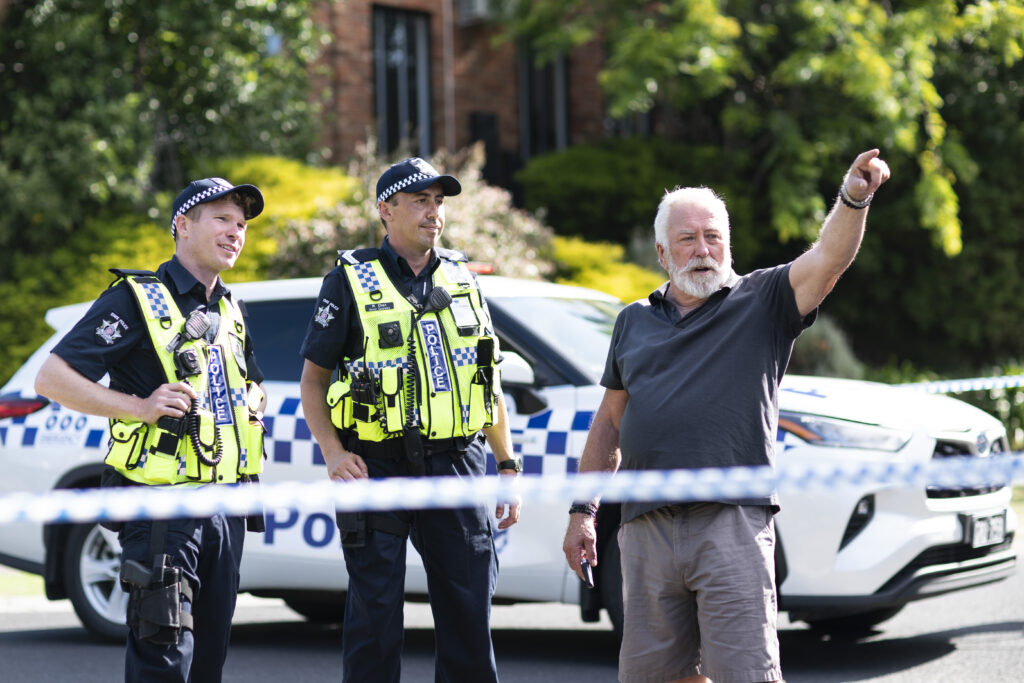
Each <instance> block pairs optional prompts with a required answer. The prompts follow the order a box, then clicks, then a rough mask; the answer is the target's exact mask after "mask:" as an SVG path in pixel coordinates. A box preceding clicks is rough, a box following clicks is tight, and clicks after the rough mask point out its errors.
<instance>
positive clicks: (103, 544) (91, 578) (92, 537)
mask: <svg viewBox="0 0 1024 683" xmlns="http://www.w3.org/2000/svg"><path fill="white" fill-rule="evenodd" d="M120 571H121V544H120V543H119V542H118V540H117V534H115V533H114V532H112V531H110V530H108V529H104V528H103V527H101V526H100V525H99V524H84V525H79V526H74V527H72V529H71V532H70V533H69V534H68V542H67V546H66V549H65V554H64V581H65V586H66V588H67V592H68V597H69V598H70V599H71V604H72V606H73V607H74V608H75V613H76V614H77V615H78V618H79V620H81V622H82V625H83V626H85V628H86V630H87V631H89V633H91V634H92V635H93V636H94V637H95V638H96V639H97V640H101V641H104V642H115V641H118V642H124V641H125V639H126V637H127V634H128V627H127V626H126V625H125V613H126V611H127V609H128V594H127V593H125V592H124V591H122V590H121V584H120V579H119V574H120Z"/></svg>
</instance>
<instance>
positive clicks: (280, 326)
mask: <svg viewBox="0 0 1024 683" xmlns="http://www.w3.org/2000/svg"><path fill="white" fill-rule="evenodd" d="M480 279H481V286H482V288H483V290H484V294H485V296H486V297H487V300H488V302H489V305H490V308H491V313H492V318H493V320H494V323H495V327H496V328H497V330H498V334H499V336H500V337H501V341H502V351H503V353H504V354H505V362H504V364H503V366H502V367H503V379H504V383H505V385H506V396H507V397H508V403H509V409H510V421H511V429H512V434H513V440H514V443H515V447H516V451H517V452H518V453H519V454H520V455H522V456H523V461H524V471H525V473H526V475H528V476H529V475H542V476H544V477H567V476H571V474H572V473H573V472H575V470H576V467H577V464H578V459H579V456H580V454H581V453H582V450H583V445H584V442H585V440H586V436H587V427H588V425H589V422H590V419H591V417H592V415H593V413H594V411H595V410H596V408H597V405H598V403H599V401H600V398H601V395H602V392H603V389H602V388H601V387H600V386H598V385H597V384H596V382H597V380H598V379H599V377H600V373H601V370H602V367H603V362H604V356H605V354H606V351H607V344H608V337H609V335H610V331H611V320H612V319H613V317H614V314H615V311H616V310H617V309H618V307H619V306H620V305H621V304H619V303H618V302H617V301H616V300H615V299H613V298H611V297H608V296H606V295H604V294H601V293H598V292H595V291H593V290H587V289H581V288H574V287H565V286H561V285H553V284H548V283H539V282H529V281H522V280H511V279H506V278H499V277H486V276H485V277H481V278H480ZM319 287H320V280H319V279H303V280H288V281H274V282H262V283H245V284H239V285H233V286H232V287H231V288H232V291H233V292H234V295H235V296H236V297H239V298H241V299H243V300H245V301H246V303H247V305H248V308H249V315H250V320H251V323H252V325H251V327H252V330H253V336H254V338H255V340H256V348H257V357H258V358H259V359H260V363H261V365H262V366H264V369H265V370H267V375H268V381H267V382H266V384H265V388H266V390H267V394H268V397H269V399H268V401H269V402H268V406H267V410H266V415H267V417H268V420H267V421H268V430H269V438H268V440H267V443H266V452H267V460H266V461H265V474H264V476H263V480H264V481H265V482H267V483H272V482H278V481H293V480H294V481H319V480H323V479H325V478H326V476H327V475H326V470H325V468H324V465H323V461H322V459H321V458H320V457H319V452H318V449H317V448H316V446H315V444H314V442H313V440H312V438H311V435H310V433H309V429H308V427H307V426H306V424H305V420H304V419H303V416H302V407H301V402H300V400H299V386H298V372H297V370H298V368H300V367H301V359H300V358H299V356H298V348H299V347H298V342H299V341H301V338H302V336H303V334H304V331H305V325H306V323H307V322H308V320H309V318H310V316H311V315H312V313H313V309H314V306H313V303H314V300H315V297H316V294H317V292H318V291H319ZM85 309H86V304H78V305H74V306H65V307H62V308H58V309H54V310H52V311H50V312H49V313H48V314H47V322H48V323H49V324H50V325H51V326H52V327H54V329H55V330H57V331H56V332H55V334H54V335H53V337H51V339H50V340H48V341H47V342H46V343H45V344H43V345H42V346H41V347H40V349H39V350H38V351H37V352H36V353H35V354H34V355H33V356H32V357H31V358H30V359H29V360H28V362H27V363H26V364H25V365H24V366H23V367H22V368H21V369H20V370H19V371H18V372H17V373H16V374H15V375H14V377H13V378H12V379H11V380H10V381H9V382H8V383H7V385H6V386H5V387H4V388H3V389H2V390H0V407H2V406H3V405H4V400H5V399H11V398H14V399H15V401H17V400H21V399H31V398H33V397H34V396H35V395H34V392H33V389H32V386H33V382H34V378H35V374H36V372H37V371H38V368H39V366H40V365H41V363H42V362H43V360H44V359H45V357H46V355H47V354H48V353H49V349H50V348H52V346H53V344H55V343H56V341H57V340H58V339H60V337H61V336H63V334H64V333H65V332H66V331H67V329H69V328H70V326H71V325H73V324H74V323H75V322H76V321H77V320H78V319H79V318H80V316H81V315H82V314H83V313H84V311H85ZM292 354H293V355H292ZM278 365H281V367H280V368H277V366H278ZM271 366H273V368H274V369H273V370H272V371H271ZM286 366H287V367H286ZM780 410H781V414H782V416H783V417H784V418H786V417H787V416H788V417H789V418H793V419H794V420H796V422H800V424H797V426H796V427H794V428H793V429H792V430H787V429H786V428H785V425H787V424H789V425H792V424H796V423H795V422H792V421H789V422H787V421H786V420H783V422H782V423H780V430H779V441H778V446H779V449H778V462H779V464H780V465H782V466H785V465H786V464H788V463H793V464H806V463H823V462H835V463H838V464H849V463H851V462H900V463H907V462H927V461H929V460H930V459H932V458H933V457H940V456H942V455H947V454H957V455H973V456H979V457H987V456H989V455H993V454H998V453H1000V452H1006V451H1007V450H1008V443H1007V440H1006V435H1005V431H1004V429H1003V426H1002V425H1001V424H1000V423H999V422H998V421H997V420H996V419H995V418H993V417H991V416H990V415H988V414H986V413H984V412H982V411H980V410H978V409H976V408H973V407H971V406H969V405H967V404H966V403H963V402H961V401H958V400H956V399H952V398H948V397H944V396H934V395H928V394H924V393H920V392H914V391H911V390H909V389H899V388H894V387H890V386H887V385H880V384H872V383H867V382H857V381H849V380H837V379H825V378H815V377H798V376H790V377H787V378H786V379H785V381H784V383H783V389H782V391H781V392H780ZM815 416H820V417H821V418H824V419H825V423H823V424H825V425H826V426H829V425H831V426H833V427H834V426H836V425H838V426H839V427H840V429H839V431H838V432H836V433H838V434H840V435H841V436H840V437H839V441H842V440H843V439H847V438H849V442H848V443H845V442H844V443H845V445H843V444H840V443H838V442H830V441H829V439H828V438H826V439H824V440H822V439H818V438H813V437H810V436H808V434H809V433H808V432H807V431H806V430H805V428H806V427H807V425H810V426H811V427H812V428H814V427H815V425H816V424H818V423H817V422H815V420H817V419H818V418H817V417H815ZM801 421H802V422H801ZM833 421H834V424H833ZM106 430H107V424H106V420H103V419H100V418H97V417H92V416H85V415H82V414H80V413H76V412H74V411H71V410H68V409H65V408H63V407H61V406H59V405H56V404H49V405H47V406H45V407H43V408H42V409H41V410H38V411H36V412H33V413H31V414H28V415H25V416H22V417H18V418H6V419H2V418H0V467H2V469H3V471H4V472H5V476H4V478H3V480H2V481H0V495H3V494H5V493H13V492H20V491H48V490H51V489H54V488H69V487H70V488H78V487H87V486H95V485H96V484H97V482H98V472H99V469H100V465H101V463H102V460H103V457H104V455H105V451H106V443H107V432H106ZM847 430H849V431H847ZM798 434H801V435H802V437H803V438H801V436H798ZM904 439H905V443H903V440H904ZM901 443H902V445H900V444H901ZM896 445H900V447H899V448H895V446H896ZM894 448H895V449H894ZM886 449H889V450H886ZM489 467H490V469H491V471H492V472H493V463H491V464H490V466H489ZM869 499H870V504H869V503H867V502H864V501H867V500H869ZM1009 500H1010V489H1009V487H1008V486H1006V485H996V486H992V487H988V488H986V489H983V490H967V489H959V490H957V491H955V492H949V491H946V492H942V491H925V490H917V489H911V488H908V487H906V486H904V485H898V484H892V485H878V484H874V485H872V484H861V485H852V484H850V485H844V486H839V487H837V488H835V489H832V490H810V491H806V492H803V493H800V494H795V493H794V494H791V495H787V496H785V497H784V498H783V500H782V508H783V509H782V512H781V513H780V514H779V515H778V517H777V529H778V534H779V539H780V555H779V557H778V564H779V582H780V608H781V609H784V610H790V611H791V617H796V618H805V619H807V620H808V621H810V622H812V623H813V622H820V623H830V622H829V620H830V619H832V618H837V619H840V620H841V619H842V618H845V617H847V616H849V615H855V616H856V615H862V616H863V615H867V616H866V617H865V619H866V620H867V622H868V623H872V624H873V623H875V622H877V621H880V620H881V619H882V618H884V617H885V616H886V615H887V614H889V613H891V612H894V610H896V609H899V607H900V606H902V605H903V604H904V603H906V602H907V601H909V600H913V599H917V598H919V597H925V596H927V595H931V594H938V593H941V592H945V591H948V590H955V589H959V588H965V587H969V586H974V585H980V584H983V583H987V582H990V581H996V580H1000V579H1003V578H1006V577H1007V576H1009V575H1010V574H1011V573H1012V572H1013V571H1014V563H1015V557H1014V554H1013V553H1012V551H1011V550H1010V543H1011V541H1012V538H1013V534H1014V531H1015V529H1016V517H1015V516H1014V514H1013V511H1012V510H1011V509H1010V508H1009ZM569 502H570V501H565V502H564V504H559V505H547V504H537V505H531V504H530V503H529V501H527V504H526V505H525V507H524V509H523V514H522V517H521V520H520V522H519V524H517V525H516V526H514V527H513V528H511V529H510V530H507V531H503V532H498V533H497V534H496V536H495V545H496V547H497V550H498V553H499V558H500V575H499V582H498V587H497V594H496V596H495V598H496V600H501V601H504V602H515V601H561V602H567V603H573V602H581V590H580V583H579V581H578V580H577V578H576V576H575V574H573V573H572V572H570V571H569V569H568V568H567V567H566V564H565V559H564V555H563V554H562V550H561V544H562V536H563V534H564V530H565V522H566V519H567V515H566V510H567V508H568V504H569ZM616 507H617V506H611V505H608V506H602V514H603V515H604V514H606V513H607V514H611V513H612V512H614V513H615V515H616V517H615V518H614V520H613V523H609V524H605V525H603V526H604V527H605V528H606V529H607V528H609V527H611V528H614V526H615V525H616V524H617V510H616V509H615V508H616ZM868 507H870V511H868V510H867V508H868ZM605 508H607V510H606V509H605ZM858 509H859V510H860V513H862V514H858V513H856V512H855V511H856V510H858ZM868 512H870V514H868ZM265 517H266V527H267V530H266V533H264V534H262V535H260V534H249V535H248V538H247V539H246V546H245V553H244V556H243V564H242V574H241V590H242V591H251V592H254V593H256V594H260V595H279V596H282V597H284V598H285V599H286V601H289V604H292V605H293V606H296V608H297V609H299V611H300V612H303V613H304V614H310V615H311V616H312V613H313V612H316V611H317V610H316V609H314V607H315V605H316V604H317V603H318V601H319V602H320V603H321V604H326V603H324V601H323V599H322V596H326V595H333V596H336V597H339V598H340V596H342V594H343V592H344V590H345V586H346V581H347V577H346V573H345V567H344V562H343V559H342V554H341V547H340V540H339V536H338V530H337V528H336V526H335V521H334V514H333V510H330V509H301V510H290V509H285V510H266V511H265ZM851 519H853V521H852V522H851ZM979 524H980V525H986V524H990V525H991V526H992V534H991V537H989V538H981V537H980V536H978V537H976V538H980V539H981V540H982V541H983V543H982V544H981V545H980V547H972V543H971V542H970V541H971V534H972V530H973V528H974V526H972V525H975V526H976V525H979ZM999 524H1002V528H1001V529H999V528H997V527H998V525H999ZM851 525H852V526H854V527H856V526H858V525H860V527H861V528H859V529H854V531H855V532H856V533H853V534H852V536H851V537H850V538H848V539H847V540H846V541H845V543H844V541H843V537H844V534H845V535H847V536H850V533H849V529H848V527H850V526H851ZM599 526H600V525H599ZM90 529H91V530H90ZM90 529H83V530H82V532H81V533H80V534H79V535H78V541H79V546H80V547H79V546H76V548H75V549H73V550H69V545H68V544H69V542H70V539H72V538H73V537H74V535H73V534H69V529H67V528H62V527H59V526H53V527H50V528H49V530H48V531H47V532H46V534H45V535H46V538H47V539H48V542H44V530H43V528H41V526H40V525H38V524H31V523H16V524H6V525H0V563H4V564H8V565H10V566H12V567H15V568H19V569H23V570H27V571H32V572H36V573H39V574H43V575H44V576H45V577H46V579H47V592H48V595H49V596H50V597H53V598H59V597H65V596H67V595H69V594H70V596H71V597H72V600H73V602H74V604H75V607H76V610H77V611H78V613H79V615H80V616H81V617H82V620H83V623H85V624H86V626H87V627H88V628H89V629H90V630H92V631H93V632H94V633H97V634H98V635H100V636H107V637H110V636H112V635H114V633H115V630H114V629H113V628H111V625H113V626H114V627H116V626H117V625H118V619H119V618H120V617H121V615H122V614H123V609H124V603H123V595H122V594H121V593H120V591H119V590H114V589H115V587H116V577H117V569H118V565H119V547H118V546H117V541H116V536H115V535H113V534H111V533H109V532H103V531H101V530H100V529H99V527H94V526H91V525H90ZM87 532H88V533H87ZM979 533H980V532H979ZM609 537H610V534H609V533H607V532H606V533H604V534H603V536H602V542H603V543H605V544H608V543H610V541H609V540H608V539H609ZM841 546H842V547H841ZM616 552H617V550H616ZM599 567H600V565H599ZM605 572H606V574H607V573H608V569H607V568H606V570H605ZM613 574H617V573H613ZM598 578H599V582H600V580H601V577H600V575H599V577H598ZM613 578H614V579H617V575H616V576H614V577H612V576H607V577H605V580H604V586H603V587H601V586H599V587H600V588H601V590H600V591H587V592H584V593H583V594H582V596H583V597H582V603H583V604H582V615H583V618H584V619H586V620H593V619H595V618H596V617H597V609H598V608H599V607H601V606H602V601H603V602H605V603H610V605H611V606H609V605H608V604H606V605H604V606H605V607H608V608H609V611H610V612H611V613H612V617H613V619H612V620H613V622H615V621H616V620H617V618H616V614H615V612H614V611H613V610H614V609H615V607H614V603H615V601H616V600H617V599H618V598H616V595H617V593H616V591H611V592H608V591H609V590H610V589H609V585H610V584H611V582H613ZM76 583H77V584H78V586H77V587H76V586H75V584H76ZM406 588H407V593H408V594H409V595H410V597H413V598H416V597H422V596H424V595H425V594H426V592H427V588H426V579H425V575H424V572H423V569H422V565H421V563H420V559H419V556H418V554H417V553H415V551H413V552H410V553H409V567H408V575H407V585H406ZM329 602H330V601H328V603H329ZM330 604H335V605H336V604H337V603H330ZM303 607H305V608H306V609H303ZM618 609H619V610H621V607H619V608H618ZM90 612H91V613H90ZM321 616H322V615H321ZM337 616H338V618H340V614H339V615H337Z"/></svg>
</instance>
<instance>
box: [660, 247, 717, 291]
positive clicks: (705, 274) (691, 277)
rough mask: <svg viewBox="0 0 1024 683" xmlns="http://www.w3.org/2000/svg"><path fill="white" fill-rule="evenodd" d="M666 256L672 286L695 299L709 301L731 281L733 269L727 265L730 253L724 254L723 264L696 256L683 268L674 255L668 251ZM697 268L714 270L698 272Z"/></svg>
mask: <svg viewBox="0 0 1024 683" xmlns="http://www.w3.org/2000/svg"><path fill="white" fill-rule="evenodd" d="M665 255H666V257H667V258H666V260H667V262H668V272H669V279H670V280H671V281H672V285H673V286H674V287H675V288H676V289H678V290H679V291H681V292H683V293H685V294H688V295H689V296H692V297H694V298H695V299H707V298H708V297H709V296H711V295H712V294H714V293H715V292H717V291H718V290H719V289H721V288H722V285H724V284H725V282H726V280H728V279H729V274H730V271H731V269H730V268H729V266H727V265H725V264H726V263H728V261H729V253H728V252H726V253H725V254H724V257H723V258H722V263H718V262H717V261H715V259H713V258H711V257H710V256H694V257H693V258H692V259H690V261H689V263H687V264H686V265H685V266H683V267H679V266H677V265H676V263H675V261H674V260H673V259H672V254H670V253H668V251H666V252H665ZM697 268H711V269H712V270H709V271H701V272H698V271H697V270H696V269H697Z"/></svg>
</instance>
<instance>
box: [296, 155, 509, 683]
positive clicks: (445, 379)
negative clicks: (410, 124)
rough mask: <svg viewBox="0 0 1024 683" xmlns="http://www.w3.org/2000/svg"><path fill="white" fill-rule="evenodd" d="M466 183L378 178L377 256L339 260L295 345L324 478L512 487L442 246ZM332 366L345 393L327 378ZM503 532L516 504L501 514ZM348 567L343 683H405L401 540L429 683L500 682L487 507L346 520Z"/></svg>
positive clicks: (486, 323) (417, 174) (408, 163)
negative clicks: (450, 206) (486, 480)
mask: <svg viewBox="0 0 1024 683" xmlns="http://www.w3.org/2000/svg"><path fill="white" fill-rule="evenodd" d="M461 190H462V187H461V185H460V184H459V182H458V180H456V179H455V178H454V177H452V176H450V175H440V174H439V173H438V172H437V171H436V170H435V169H434V168H433V167H432V166H430V165H429V164H428V163H426V162H425V161H423V160H422V159H417V158H412V159H406V160H404V161H401V162H399V163H397V164H394V165H393V166H391V167H390V168H388V169H387V170H386V171H385V172H384V174H383V175H381V177H380V179H379V180H378V181H377V210H378V212H379V214H380V217H381V220H382V221H383V223H384V226H385V228H386V229H387V236H386V237H385V238H384V242H383V244H382V245H381V247H380V248H379V249H372V248H371V249H360V250H355V251H347V252H341V253H340V255H339V258H338V262H337V267H335V268H334V270H332V271H331V272H330V273H328V274H327V275H326V276H325V277H324V281H323V285H322V287H321V290H320V295H319V298H318V300H317V304H316V309H315V311H314V312H313V319H312V321H310V323H309V326H308V329H307V332H306V339H305V342H304V343H303V347H302V355H303V356H304V357H305V363H304V366H303V371H302V380H301V391H302V408H303V412H304V415H305V418H306V422H307V423H308V425H309V428H310V430H311V431H312V433H313V436H314V437H315V438H316V440H317V442H318V443H319V445H320V449H321V451H322V452H323V457H324V460H325V462H326V464H327V471H328V474H329V476H330V477H331V479H334V480H339V481H349V480H353V479H362V478H367V477H371V478H380V477H396V476H398V477H401V476H455V477H461V478H466V479H470V478H473V477H480V476H482V475H484V473H485V471H486V464H485V450H484V445H483V443H482V438H481V432H482V433H483V434H484V435H486V438H487V443H488V444H489V445H490V447H491V449H492V451H493V452H494V458H495V462H496V467H497V471H498V473H499V474H501V475H505V476H511V477H515V476H516V475H517V473H518V472H519V471H521V469H522V468H521V466H520V462H519V460H518V459H517V458H515V457H514V456H513V451H512V445H511V435H510V433H509V427H508V415H507V412H506V408H505V402H504V399H503V397H502V396H501V389H500V386H501V385H500V382H499V379H498V370H497V363H496V361H497V359H498V345H497V339H496V337H495V336H494V332H493V330H492V329H491V322H490V317H489V315H488V312H487V308H486V306H485V304H484V301H483V298H482V297H481V295H480V290H479V288H478V285H477V282H476V278H475V276H474V275H473V274H472V273H471V272H470V271H469V270H468V268H467V267H466V257H465V256H464V255H463V254H462V253H460V252H457V251H453V250H449V249H442V248H439V247H437V242H438V239H439V238H440V236H441V232H442V230H443V229H444V220H445V205H444V201H445V197H446V196H452V195H457V194H459V192H461ZM335 368H337V370H338V379H337V381H334V382H332V376H333V374H334V371H335ZM495 518H496V519H500V520H501V521H500V523H499V524H498V528H499V529H507V528H509V527H511V526H512V525H513V524H515V523H516V522H517V521H518V519H519V502H518V500H516V501H515V502H509V503H508V504H507V505H506V504H503V503H499V504H498V505H497V509H496V510H495ZM338 526H339V529H340V530H341V534H342V547H343V552H344V555H345V564H346V567H347V569H348V575H349V583H348V597H347V601H346V605H345V621H344V626H343V632H342V646H343V650H344V680H345V681H371V680H372V681H394V682H395V683H397V682H398V680H399V675H400V667H401V661H400V656H401V652H402V642H403V637H404V628H403V621H402V617H403V603H404V593H405V564H406V557H405V556H406V539H411V540H412V543H413V546H414V547H415V548H416V550H417V551H418V552H419V553H420V555H421V556H422V558H423V566H424V568H425V570H426V573H427V586H428V590H429V594H430V605H431V610H432V611H433V615H434V624H435V642H436V649H437V653H436V658H435V666H436V680H437V681H455V682H459V683H462V682H464V681H481V682H485V681H496V680H497V671H496V667H495V662H494V648H493V645H492V643H491V633H490V606H491V596H492V595H493V594H494V587H495V582H496V579H497V558H496V556H495V551H494V542H493V539H492V527H491V520H490V518H489V515H488V512H487V510H486V509H484V507H482V506H481V507H474V508H462V509H454V510H440V509H430V510H416V511H392V512H383V513H381V512H370V513H358V514H357V513H348V514H339V515H338Z"/></svg>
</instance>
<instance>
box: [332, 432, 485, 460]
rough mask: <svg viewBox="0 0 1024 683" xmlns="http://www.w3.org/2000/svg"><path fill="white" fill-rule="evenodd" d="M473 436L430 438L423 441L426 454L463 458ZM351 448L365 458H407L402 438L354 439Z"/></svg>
mask: <svg viewBox="0 0 1024 683" xmlns="http://www.w3.org/2000/svg"><path fill="white" fill-rule="evenodd" d="M475 438H476V435H473V436H458V437H455V438H453V439H429V440H424V441H423V451H424V454H425V455H441V454H442V453H447V454H448V455H451V456H452V458H453V459H454V460H461V459H462V456H464V455H465V454H466V449H467V448H469V444H471V443H473V439H475ZM349 450H351V451H353V452H354V453H356V454H358V455H359V456H361V457H364V458H375V459H377V460H405V446H404V445H403V440H402V439H401V438H397V439H386V440H384V441H354V442H353V443H352V447H351V448H349Z"/></svg>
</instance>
